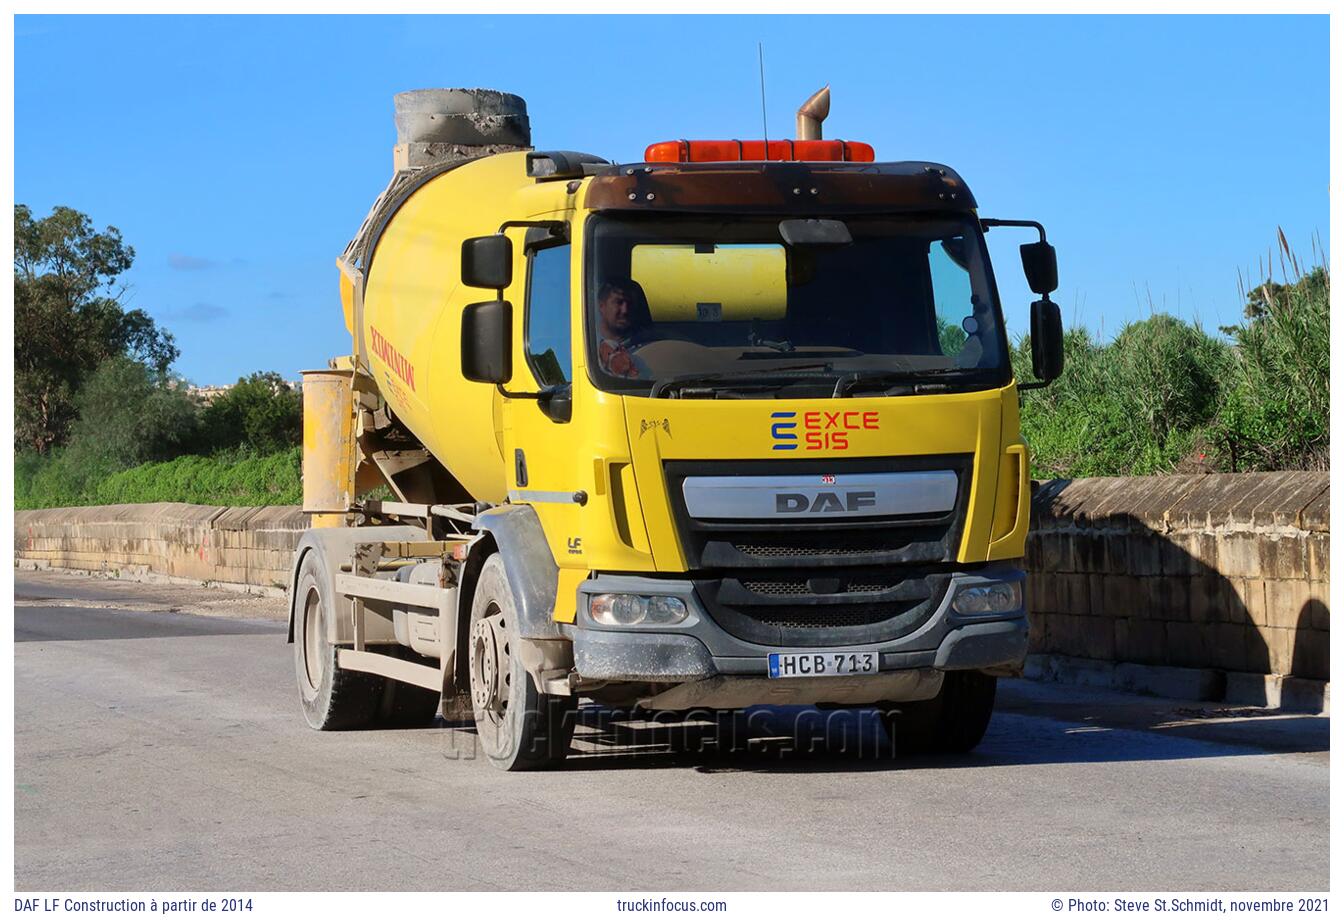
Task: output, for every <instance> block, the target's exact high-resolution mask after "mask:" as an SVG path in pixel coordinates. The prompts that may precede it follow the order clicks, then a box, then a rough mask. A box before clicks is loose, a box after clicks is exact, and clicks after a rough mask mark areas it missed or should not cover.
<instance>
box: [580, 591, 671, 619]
mask: <svg viewBox="0 0 1344 920" xmlns="http://www.w3.org/2000/svg"><path fill="white" fill-rule="evenodd" d="M588 612H589V613H590V614H592V617H593V619H594V620H595V621H597V622H598V623H601V624H602V625H603V626H638V625H639V624H640V623H650V624H659V625H670V624H672V623H680V622H681V621H682V620H684V619H686V604H685V602H683V601H682V599H681V598H679V597H663V596H658V597H644V596H642V595H639V594H598V595H595V596H594V597H593V599H592V600H591V601H589V603H588Z"/></svg>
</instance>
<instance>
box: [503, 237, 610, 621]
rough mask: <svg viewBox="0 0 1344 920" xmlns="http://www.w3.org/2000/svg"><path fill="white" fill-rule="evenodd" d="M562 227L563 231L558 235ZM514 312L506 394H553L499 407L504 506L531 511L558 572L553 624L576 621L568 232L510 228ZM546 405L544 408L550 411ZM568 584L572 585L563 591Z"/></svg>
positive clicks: (575, 440) (578, 565)
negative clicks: (505, 493)
mask: <svg viewBox="0 0 1344 920" xmlns="http://www.w3.org/2000/svg"><path fill="white" fill-rule="evenodd" d="M560 226H563V227H564V229H563V230H561V229H559V228H560ZM505 232H506V233H507V234H508V235H509V237H510V239H511V240H512V241H513V251H514V258H515V262H514V272H513V279H514V280H513V284H512V285H511V286H510V288H509V289H508V291H507V292H506V294H507V299H509V300H510V301H512V302H513V304H514V310H513V314H514V342H515V345H514V357H513V379H512V381H511V382H510V383H509V384H508V385H507V386H506V387H505V389H506V390H507V391H509V392H510V393H522V392H531V393H551V394H554V398H552V399H551V400H549V402H548V401H547V400H545V399H537V398H535V397H531V396H526V395H519V396H512V397H507V398H505V400H504V406H503V427H504V452H505V453H504V457H505V463H506V464H507V466H508V468H509V472H508V485H509V501H510V502H512V503H515V504H530V505H532V506H533V508H535V509H536V512H537V516H538V517H539V518H540V519H541V525H542V529H543V530H544V531H545V533H546V539H547V542H548V543H549V544H550V547H551V552H552V554H553V555H554V557H555V561H556V564H557V565H559V566H560V568H561V575H560V585H559V586H558V590H557V595H556V596H557V609H556V611H555V615H556V618H557V619H560V620H563V621H566V622H569V621H572V620H573V616H574V590H573V588H575V587H577V585H578V582H579V581H581V580H582V578H583V577H585V576H586V574H587V566H586V563H585V561H584V552H583V541H582V538H581V529H580V523H581V522H580V512H581V502H583V501H585V500H586V492H585V489H587V488H589V485H588V479H590V478H591V477H590V476H589V477H585V476H584V475H583V474H584V473H585V472H586V468H585V463H586V464H588V465H591V462H592V461H591V457H587V459H585V456H586V455H587V454H590V453H591V451H590V450H589V448H588V447H587V446H586V445H585V444H584V443H583V442H582V437H581V434H580V427H581V426H579V425H576V424H574V422H573V419H572V409H570V410H566V409H565V408H564V407H567V406H569V405H570V395H571V392H572V383H573V379H574V342H573V333H572V328H573V324H572V319H573V312H572V307H571V290H572V284H571V281H572V271H573V268H572V264H573V246H572V243H571V241H570V235H569V232H568V224H567V223H564V224H563V225H561V224H551V225H550V226H547V227H542V226H532V227H528V226H520V227H510V228H507V229H506V231H505ZM548 405H549V408H548ZM570 582H572V585H571V584H569V583H570Z"/></svg>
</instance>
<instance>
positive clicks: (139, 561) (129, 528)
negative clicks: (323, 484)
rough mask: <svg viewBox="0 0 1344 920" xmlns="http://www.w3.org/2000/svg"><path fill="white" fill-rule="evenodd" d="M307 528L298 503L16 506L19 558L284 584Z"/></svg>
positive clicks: (267, 585)
mask: <svg viewBox="0 0 1344 920" xmlns="http://www.w3.org/2000/svg"><path fill="white" fill-rule="evenodd" d="M307 527H308V516H307V515H305V514H304V513H303V512H302V511H301V510H299V509H298V508H295V507H288V506H286V507H273V508H225V507H218V506H211V505H184V504H178V503H173V502H159V503H154V504H146V505H103V506H95V507H88V508H49V509H44V510H41V511H16V512H15V513H14V557H15V560H16V561H17V562H19V563H27V564H30V565H38V566H43V567H47V566H49V567H53V568H65V569H80V570H86V571H92V572H126V573H130V574H147V573H153V574H156V575H165V576H168V577H171V578H187V579H194V580H200V581H208V582H217V583H224V584H236V585H251V586H256V587H262V588H280V589H283V588H284V587H286V585H287V584H288V581H289V572H290V566H291V564H292V560H293V555H294V547H295V546H296V545H298V542H299V537H300V535H301V534H302V533H303V531H304V530H305V529H306V528H307Z"/></svg>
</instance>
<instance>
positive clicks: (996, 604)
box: [952, 581, 1022, 616]
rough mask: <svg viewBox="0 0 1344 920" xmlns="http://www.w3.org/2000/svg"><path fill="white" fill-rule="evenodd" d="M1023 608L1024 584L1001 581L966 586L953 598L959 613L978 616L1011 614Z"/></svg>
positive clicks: (953, 604) (955, 608)
mask: <svg viewBox="0 0 1344 920" xmlns="http://www.w3.org/2000/svg"><path fill="white" fill-rule="evenodd" d="M1021 606H1022V582H1020V581H1000V582H995V583H994V584H988V585H966V586H965V587H963V588H961V589H959V590H958V591H957V593H956V595H955V596H954V597H953V598H952V609H953V610H955V611H956V612H957V613H961V614H966V615H968V616H977V615H983V614H990V613H1011V612H1012V611H1014V610H1017V609H1019V608H1021Z"/></svg>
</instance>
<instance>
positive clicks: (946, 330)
mask: <svg viewBox="0 0 1344 920" xmlns="http://www.w3.org/2000/svg"><path fill="white" fill-rule="evenodd" d="M965 245H966V244H965V240H964V239H962V238H961V237H953V238H952V239H949V240H935V241H934V243H933V245H931V246H930V247H929V275H930V278H931V280H932V282H933V303H934V309H935V311H936V312H937V316H938V342H939V345H941V346H942V350H943V354H945V355H948V356H949V357H954V356H956V355H959V354H960V353H961V351H962V349H963V348H965V346H966V341H967V339H968V338H969V335H968V332H971V331H974V328H975V327H974V326H973V325H972V323H970V322H967V320H968V319H969V318H971V317H973V316H974V315H975V310H974V307H973V305H972V298H971V278H970V275H969V274H968V273H967V271H966V257H965V255H964V250H965ZM967 326H970V327H971V328H970V329H969V330H968V329H967Z"/></svg>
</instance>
